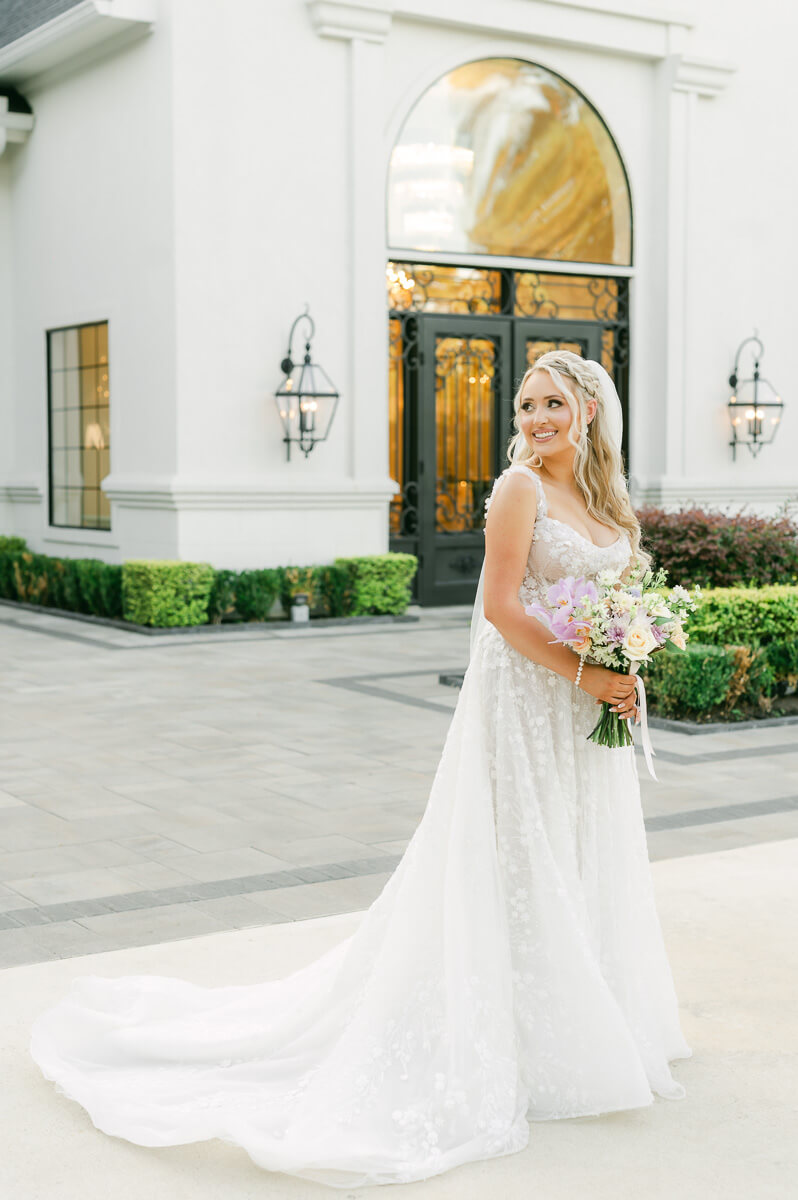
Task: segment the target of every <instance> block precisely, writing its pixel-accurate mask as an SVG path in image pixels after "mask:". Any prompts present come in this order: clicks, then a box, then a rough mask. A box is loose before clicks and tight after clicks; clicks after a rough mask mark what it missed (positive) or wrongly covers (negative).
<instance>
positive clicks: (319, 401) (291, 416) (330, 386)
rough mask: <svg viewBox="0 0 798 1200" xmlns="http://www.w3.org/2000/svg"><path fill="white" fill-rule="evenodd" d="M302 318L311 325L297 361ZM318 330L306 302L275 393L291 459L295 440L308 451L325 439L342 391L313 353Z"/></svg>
mask: <svg viewBox="0 0 798 1200" xmlns="http://www.w3.org/2000/svg"><path fill="white" fill-rule="evenodd" d="M300 321H307V322H308V325H309V326H310V328H309V330H308V333H307V340H306V342H305V357H304V360H303V362H301V363H298V364H297V363H295V362H294V360H293V357H292V345H293V340H294V330H295V329H296V327H297V325H298V324H299V322H300ZM315 332H316V326H315V325H314V323H313V318H312V317H311V316H310V313H309V312H308V306H307V305H305V311H304V312H303V313H300V314H299V316H298V317H297V318H296V320H295V321H294V323H293V325H292V326H291V332H290V333H289V335H288V353H287V354H286V356H285V358H284V359H283V361H282V362H281V363H280V370H281V371H282V373H283V375H284V379H283V382H282V383H281V384H280V386H279V387H278V389H277V391H276V392H275V393H274V399H275V402H276V404H277V411H278V413H279V414H280V420H281V421H282V423H283V429H284V430H285V437H284V438H283V441H284V442H285V451H286V458H287V459H288V461H289V462H290V461H291V443H292V442H296V443H297V444H298V446H299V449H300V450H301V451H302V453H303V454H304V455H305V458H307V456H308V455H309V454H310V452H311V450H312V449H313V447H314V446H315V445H316V443H317V442H323V441H324V440H325V438H326V437H327V434H328V433H329V432H330V426H331V425H332V420H333V417H334V416H335V410H336V408H337V406H338V397H339V393H338V391H337V389H336V387H335V384H334V383H333V382H332V380H331V379H330V377H329V375H328V374H327V372H326V371H324V370H323V369H322V367H320V366H319V364H318V363H314V362H313V361H312V359H311V354H310V343H311V339H312V338H313V335H314V334H315Z"/></svg>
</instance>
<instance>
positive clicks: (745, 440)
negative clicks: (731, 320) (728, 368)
mask: <svg viewBox="0 0 798 1200" xmlns="http://www.w3.org/2000/svg"><path fill="white" fill-rule="evenodd" d="M749 342H756V345H757V349H756V350H755V351H754V373H753V375H752V376H751V378H750V379H740V354H741V353H742V349H743V346H747V345H748V343H749ZM764 353H765V347H764V346H763V345H762V342H761V341H760V339H759V337H758V336H757V334H756V331H754V336H753V337H749V338H746V339H745V341H743V342H741V343H740V345H739V346H738V348H737V353H736V354H735V356H734V369H733V370H732V373H731V375H730V376H729V387H730V388H731V390H732V394H731V396H730V397H729V403H728V405H727V407H728V409H729V420H730V421H731V441H730V442H729V445H730V446H731V448H732V459H734V458H736V455H737V447H738V445H744V446H747V447H748V449H749V450H750V451H751V453H752V454H753V456H754V458H756V456H757V454H758V453H759V451H760V450H761V449H762V447H763V446H767V445H768V443H770V442H772V441H773V439H774V437H775V436H776V430H777V429H778V427H779V421H780V420H781V412H782V409H783V408H784V401H783V400H782V398H781V396H778V395H776V389H775V388H774V387H773V385H772V384H771V383H770V382H769V381H768V380H767V379H763V377H762V376H761V375H760V373H759V361H760V359H761V358H762V356H763V354H764Z"/></svg>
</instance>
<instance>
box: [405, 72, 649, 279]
mask: <svg viewBox="0 0 798 1200" xmlns="http://www.w3.org/2000/svg"><path fill="white" fill-rule="evenodd" d="M388 244H389V246H390V247H391V249H392V251H393V250H411V251H422V252H443V253H453V254H472V255H473V254H492V255H501V256H504V257H523V258H535V259H551V260H554V261H560V262H583V263H607V264H614V265H619V266H628V265H630V264H631V260H632V259H631V256H632V221H631V205H630V200H629V188H628V184H627V180H626V173H625V171H624V168H623V163H622V162H621V158H620V155H619V154H618V150H617V148H616V146H615V143H614V142H613V140H612V138H611V136H610V134H609V132H608V130H607V128H606V126H605V125H604V122H603V121H602V119H601V117H600V116H599V115H598V113H597V112H596V110H595V109H594V108H592V107H591V105H590V104H588V102H587V100H585V98H584V96H582V95H580V93H579V92H578V91H576V89H575V88H574V87H572V86H571V85H570V84H569V83H566V81H565V80H564V79H561V78H560V77H559V76H558V75H554V74H552V72H551V71H547V70H545V69H544V68H543V67H539V66H536V65H535V64H533V63H528V62H523V61H521V60H518V59H508V58H486V59H479V60H478V61H476V62H471V63H466V64H465V65H463V66H461V67H457V68H456V69H455V70H454V71H450V72H449V73H448V74H447V75H444V76H443V78H442V79H439V80H438V82H437V83H435V84H433V85H432V87H430V88H428V90H427V91H426V92H425V93H424V95H423V96H422V97H421V99H420V100H419V101H418V103H417V104H416V105H415V107H414V108H413V110H412V111H411V113H410V114H409V116H408V117H407V119H406V121H405V123H404V126H403V127H402V131H401V133H400V135H399V138H398V140H397V142H396V145H395V146H394V149H393V154H392V156H391V165H390V174H389V179H388Z"/></svg>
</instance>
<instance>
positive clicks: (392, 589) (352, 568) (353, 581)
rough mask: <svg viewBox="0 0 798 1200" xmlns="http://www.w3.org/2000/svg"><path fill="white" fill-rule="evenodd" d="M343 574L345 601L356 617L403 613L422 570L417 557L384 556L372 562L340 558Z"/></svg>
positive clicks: (372, 559)
mask: <svg viewBox="0 0 798 1200" xmlns="http://www.w3.org/2000/svg"><path fill="white" fill-rule="evenodd" d="M333 565H334V566H335V567H336V568H337V569H338V570H339V571H340V572H341V573H342V584H343V588H342V591H343V597H344V603H345V604H346V607H347V610H348V612H349V613H351V615H352V616H353V617H359V616H362V615H364V614H366V613H395V614H398V613H403V612H404V611H405V609H406V608H407V606H408V604H409V603H410V587H411V584H412V582H413V577H414V576H415V573H416V571H417V570H418V559H417V558H416V557H415V555H413V554H380V555H375V556H373V557H369V558H336V560H335V563H334V564H333Z"/></svg>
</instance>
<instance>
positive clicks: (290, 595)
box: [277, 567, 337, 617]
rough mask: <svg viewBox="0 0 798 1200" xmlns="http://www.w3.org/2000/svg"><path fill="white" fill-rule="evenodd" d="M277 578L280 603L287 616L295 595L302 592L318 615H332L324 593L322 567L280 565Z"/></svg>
mask: <svg viewBox="0 0 798 1200" xmlns="http://www.w3.org/2000/svg"><path fill="white" fill-rule="evenodd" d="M277 579H278V582H277V587H278V590H279V593H280V603H281V604H282V606H283V612H284V613H285V615H286V616H288V615H289V614H290V612H291V604H292V602H293V599H294V596H297V595H299V593H300V592H302V593H304V594H305V595H306V596H307V598H308V608H309V609H310V611H311V612H312V613H314V614H315V615H316V616H325V617H327V616H330V615H331V614H330V611H329V607H328V604H327V597H326V595H325V594H324V588H323V578H322V568H321V567H279V568H278V570H277ZM336 615H337V614H336Z"/></svg>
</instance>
